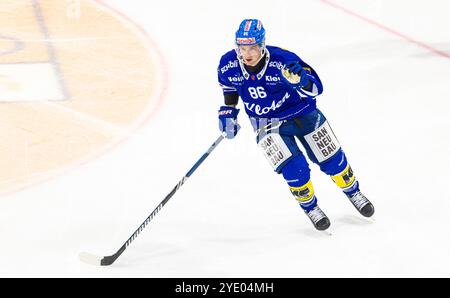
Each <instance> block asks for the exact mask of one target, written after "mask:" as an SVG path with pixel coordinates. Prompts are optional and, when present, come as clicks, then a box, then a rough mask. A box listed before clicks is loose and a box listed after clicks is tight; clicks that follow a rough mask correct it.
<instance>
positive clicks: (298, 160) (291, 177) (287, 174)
mask: <svg viewBox="0 0 450 298" xmlns="http://www.w3.org/2000/svg"><path fill="white" fill-rule="evenodd" d="M281 173H282V174H283V177H284V179H285V180H286V182H287V183H288V185H289V186H292V187H300V186H302V185H304V184H306V183H307V182H308V181H309V179H310V169H309V166H308V163H307V162H306V159H305V157H304V156H303V155H302V154H299V155H297V156H295V157H294V158H292V159H291V160H290V161H289V162H287V163H286V165H285V166H284V167H283V168H282V169H281Z"/></svg>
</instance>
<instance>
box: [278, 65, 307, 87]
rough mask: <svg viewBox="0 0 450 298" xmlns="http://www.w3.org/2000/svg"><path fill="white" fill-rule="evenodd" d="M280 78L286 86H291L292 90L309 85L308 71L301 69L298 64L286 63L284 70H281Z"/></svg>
mask: <svg viewBox="0 0 450 298" xmlns="http://www.w3.org/2000/svg"><path fill="white" fill-rule="evenodd" d="M281 77H282V78H283V79H284V81H285V82H287V83H288V84H291V85H293V87H294V88H297V87H300V88H303V87H305V86H307V85H308V84H309V83H310V80H309V77H310V71H308V69H305V68H303V66H302V65H301V64H300V62H297V61H288V62H286V68H284V69H282V70H281Z"/></svg>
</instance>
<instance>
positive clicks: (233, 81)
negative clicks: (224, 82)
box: [228, 76, 244, 83]
mask: <svg viewBox="0 0 450 298" xmlns="http://www.w3.org/2000/svg"><path fill="white" fill-rule="evenodd" d="M228 80H229V81H230V82H232V83H239V82H242V81H243V80H244V77H242V76H241V77H228Z"/></svg>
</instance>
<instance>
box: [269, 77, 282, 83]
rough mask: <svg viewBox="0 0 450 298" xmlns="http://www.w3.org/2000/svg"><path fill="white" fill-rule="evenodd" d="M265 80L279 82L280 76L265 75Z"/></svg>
mask: <svg viewBox="0 0 450 298" xmlns="http://www.w3.org/2000/svg"><path fill="white" fill-rule="evenodd" d="M266 81H267V82H279V81H281V78H280V77H272V76H266Z"/></svg>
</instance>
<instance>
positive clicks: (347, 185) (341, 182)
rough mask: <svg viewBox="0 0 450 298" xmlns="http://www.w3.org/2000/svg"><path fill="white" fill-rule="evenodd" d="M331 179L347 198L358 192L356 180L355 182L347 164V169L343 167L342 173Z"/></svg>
mask: <svg viewBox="0 0 450 298" xmlns="http://www.w3.org/2000/svg"><path fill="white" fill-rule="evenodd" d="M331 179H332V180H333V181H334V183H336V185H337V186H339V187H340V188H341V189H342V191H343V192H344V193H345V194H346V195H347V196H352V195H353V194H354V193H355V192H357V191H359V183H358V180H356V177H355V175H354V174H353V170H352V168H351V167H350V165H349V164H347V167H345V169H344V170H343V171H342V172H340V173H339V174H336V175H334V176H331Z"/></svg>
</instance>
